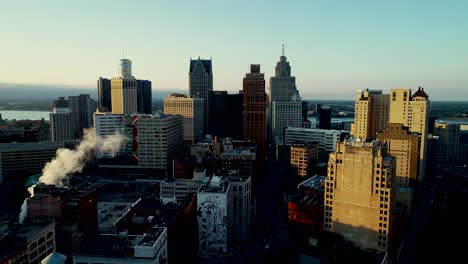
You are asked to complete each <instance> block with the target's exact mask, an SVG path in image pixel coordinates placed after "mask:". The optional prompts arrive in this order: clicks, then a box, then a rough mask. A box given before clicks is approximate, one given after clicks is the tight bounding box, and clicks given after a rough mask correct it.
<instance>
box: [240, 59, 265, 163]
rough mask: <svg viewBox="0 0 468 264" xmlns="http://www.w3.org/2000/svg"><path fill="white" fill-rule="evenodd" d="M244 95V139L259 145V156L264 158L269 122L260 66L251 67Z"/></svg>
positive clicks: (247, 75) (245, 80)
mask: <svg viewBox="0 0 468 264" xmlns="http://www.w3.org/2000/svg"><path fill="white" fill-rule="evenodd" d="M243 88H244V89H243V95H244V120H243V121H244V122H243V124H244V126H243V130H244V133H243V134H244V139H246V140H251V141H254V142H255V143H256V144H257V154H258V157H259V158H263V156H264V155H265V154H266V143H267V122H266V94H265V75H264V74H263V73H260V64H252V65H250V73H247V74H245V78H244V81H243Z"/></svg>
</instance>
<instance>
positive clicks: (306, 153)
mask: <svg viewBox="0 0 468 264" xmlns="http://www.w3.org/2000/svg"><path fill="white" fill-rule="evenodd" d="M290 153H291V154H290V157H291V158H290V165H291V167H292V168H294V169H295V171H296V173H297V175H298V176H300V177H307V176H311V175H310V173H311V170H312V165H313V164H314V163H315V162H317V160H318V158H319V144H318V143H317V142H314V143H306V144H292V145H291V151H290Z"/></svg>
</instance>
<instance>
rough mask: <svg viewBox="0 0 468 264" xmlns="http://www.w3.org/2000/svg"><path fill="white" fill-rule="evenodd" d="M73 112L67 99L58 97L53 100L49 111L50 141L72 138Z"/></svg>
mask: <svg viewBox="0 0 468 264" xmlns="http://www.w3.org/2000/svg"><path fill="white" fill-rule="evenodd" d="M73 129H74V123H73V114H72V111H71V109H70V107H69V103H68V100H65V98H64V97H59V99H58V100H55V101H54V108H53V109H52V113H50V141H52V142H63V141H69V140H72V139H73V138H74V136H73Z"/></svg>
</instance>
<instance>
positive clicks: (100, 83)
mask: <svg viewBox="0 0 468 264" xmlns="http://www.w3.org/2000/svg"><path fill="white" fill-rule="evenodd" d="M97 88H98V102H97V104H98V105H97V109H98V110H99V112H112V96H111V80H110V79H107V78H103V77H99V79H98V80H97Z"/></svg>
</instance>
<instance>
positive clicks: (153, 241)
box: [73, 227, 169, 264]
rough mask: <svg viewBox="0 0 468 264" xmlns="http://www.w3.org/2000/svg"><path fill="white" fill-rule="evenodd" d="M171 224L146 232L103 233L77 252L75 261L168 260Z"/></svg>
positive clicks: (81, 263) (143, 262) (157, 263)
mask: <svg viewBox="0 0 468 264" xmlns="http://www.w3.org/2000/svg"><path fill="white" fill-rule="evenodd" d="M168 262H169V260H168V255H167V228H165V227H163V228H161V227H155V228H152V229H151V231H150V232H149V233H147V234H144V235H142V236H129V235H127V234H126V233H124V232H123V233H122V234H119V235H100V236H99V237H98V238H97V239H95V240H93V241H91V242H90V243H89V244H88V245H87V246H86V247H84V248H82V249H80V250H79V251H78V252H76V253H75V254H73V263H74V264H85V263H86V264H94V263H106V264H121V263H135V264H140V263H141V264H162V263H168Z"/></svg>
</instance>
